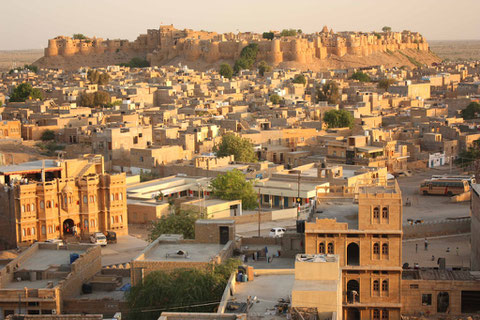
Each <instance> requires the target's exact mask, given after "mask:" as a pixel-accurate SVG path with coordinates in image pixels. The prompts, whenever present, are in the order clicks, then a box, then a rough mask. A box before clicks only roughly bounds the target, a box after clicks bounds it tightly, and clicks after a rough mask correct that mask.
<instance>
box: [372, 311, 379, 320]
mask: <svg viewBox="0 0 480 320" xmlns="http://www.w3.org/2000/svg"><path fill="white" fill-rule="evenodd" d="M373 320H380V310H378V309H373Z"/></svg>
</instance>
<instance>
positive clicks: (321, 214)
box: [313, 201, 358, 230]
mask: <svg viewBox="0 0 480 320" xmlns="http://www.w3.org/2000/svg"><path fill="white" fill-rule="evenodd" d="M313 218H317V219H335V220H336V221H337V222H340V223H348V229H349V230H355V229H358V204H355V203H353V202H340V201H335V202H333V201H332V202H321V203H320V204H318V205H317V209H316V212H315V213H314V214H313Z"/></svg>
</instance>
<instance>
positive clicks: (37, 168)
mask: <svg viewBox="0 0 480 320" xmlns="http://www.w3.org/2000/svg"><path fill="white" fill-rule="evenodd" d="M42 168H45V171H59V170H62V168H61V167H59V166H57V161H56V160H49V159H45V160H43V161H42V160H37V161H30V162H24V163H21V164H16V165H10V166H0V173H1V174H5V175H9V174H16V173H34V172H41V171H42Z"/></svg>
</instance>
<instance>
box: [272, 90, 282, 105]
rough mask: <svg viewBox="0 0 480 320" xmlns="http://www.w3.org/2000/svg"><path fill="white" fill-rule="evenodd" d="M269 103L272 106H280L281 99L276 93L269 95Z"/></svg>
mask: <svg viewBox="0 0 480 320" xmlns="http://www.w3.org/2000/svg"><path fill="white" fill-rule="evenodd" d="M270 102H271V103H273V104H280V103H282V98H280V96H279V95H278V94H276V93H274V94H272V95H270Z"/></svg>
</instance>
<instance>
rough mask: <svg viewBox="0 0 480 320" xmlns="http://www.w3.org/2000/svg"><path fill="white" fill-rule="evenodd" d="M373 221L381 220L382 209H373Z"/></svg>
mask: <svg viewBox="0 0 480 320" xmlns="http://www.w3.org/2000/svg"><path fill="white" fill-rule="evenodd" d="M373 219H380V208H379V207H375V208H373Z"/></svg>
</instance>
